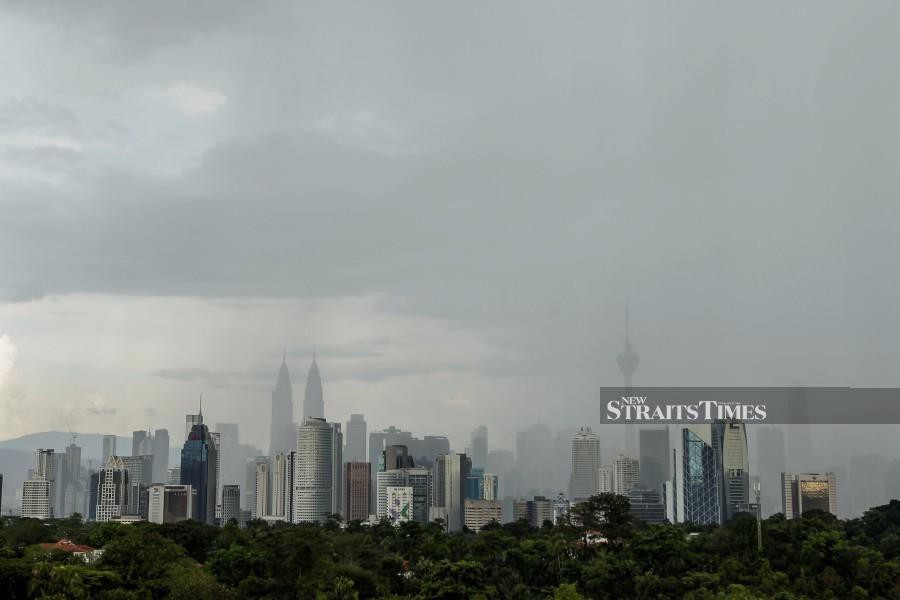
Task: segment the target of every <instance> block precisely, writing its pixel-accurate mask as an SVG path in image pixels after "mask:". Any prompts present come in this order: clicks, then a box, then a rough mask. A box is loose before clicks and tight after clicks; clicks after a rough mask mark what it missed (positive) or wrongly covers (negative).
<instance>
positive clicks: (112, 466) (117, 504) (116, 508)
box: [96, 455, 130, 523]
mask: <svg viewBox="0 0 900 600" xmlns="http://www.w3.org/2000/svg"><path fill="white" fill-rule="evenodd" d="M123 458H124V457H122V456H115V455H113V456H110V457H109V460H107V462H106V464H105V465H103V467H102V468H101V469H100V474H99V477H98V485H97V510H96V513H97V521H99V522H101V523H105V522H106V521H110V520H112V519H118V518H119V517H121V516H122V515H125V514H128V503H129V483H130V482H129V472H128V468H127V466H126V464H125V461H124V460H123Z"/></svg>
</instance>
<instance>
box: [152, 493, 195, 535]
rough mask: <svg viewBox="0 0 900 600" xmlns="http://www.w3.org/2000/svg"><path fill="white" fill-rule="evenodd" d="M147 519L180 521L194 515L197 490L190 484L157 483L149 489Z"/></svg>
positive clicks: (159, 522) (168, 521)
mask: <svg viewBox="0 0 900 600" xmlns="http://www.w3.org/2000/svg"><path fill="white" fill-rule="evenodd" d="M147 496H148V501H147V520H148V521H149V522H151V523H157V524H159V525H162V524H163V523H178V522H179V521H185V520H187V519H190V518H192V517H193V515H194V506H193V505H194V502H196V500H197V490H195V489H193V488H192V487H191V486H189V485H164V484H161V483H156V484H153V485H151V486H150V487H149V488H148V490H147Z"/></svg>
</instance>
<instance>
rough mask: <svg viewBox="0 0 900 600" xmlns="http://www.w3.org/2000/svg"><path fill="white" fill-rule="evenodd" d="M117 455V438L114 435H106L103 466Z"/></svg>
mask: <svg viewBox="0 0 900 600" xmlns="http://www.w3.org/2000/svg"><path fill="white" fill-rule="evenodd" d="M115 453H116V436H114V435H104V436H103V464H104V465H105V464H106V461H107V460H109V457H110V456H113V455H114V454H115Z"/></svg>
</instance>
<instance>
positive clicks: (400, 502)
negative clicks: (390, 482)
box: [386, 486, 413, 525]
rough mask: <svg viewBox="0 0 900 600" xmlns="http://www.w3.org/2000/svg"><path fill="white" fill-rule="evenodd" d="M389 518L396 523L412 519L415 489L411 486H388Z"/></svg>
mask: <svg viewBox="0 0 900 600" xmlns="http://www.w3.org/2000/svg"><path fill="white" fill-rule="evenodd" d="M386 491H387V518H388V520H389V521H390V522H391V523H393V524H394V525H399V524H400V523H406V522H409V521H412V518H413V489H412V488H411V487H409V486H403V487H399V486H389V487H388V488H387V490H386Z"/></svg>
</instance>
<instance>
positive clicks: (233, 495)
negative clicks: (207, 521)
mask: <svg viewBox="0 0 900 600" xmlns="http://www.w3.org/2000/svg"><path fill="white" fill-rule="evenodd" d="M240 519H241V486H239V485H235V484H226V485H223V486H222V526H225V525H227V524H228V523H230V522H231V521H240Z"/></svg>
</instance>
